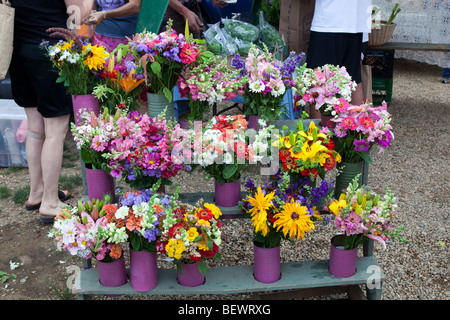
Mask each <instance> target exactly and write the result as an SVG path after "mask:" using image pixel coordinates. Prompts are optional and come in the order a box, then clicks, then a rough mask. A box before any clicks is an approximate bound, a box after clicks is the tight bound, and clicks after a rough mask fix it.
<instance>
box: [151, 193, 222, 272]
mask: <svg viewBox="0 0 450 320" xmlns="http://www.w3.org/2000/svg"><path fill="white" fill-rule="evenodd" d="M175 200H176V199H175ZM177 203H178V208H176V209H174V210H173V211H168V212H167V213H166V214H165V215H164V220H163V226H162V227H163V228H162V235H161V238H160V240H159V243H158V244H157V248H158V251H159V252H161V253H164V254H167V256H169V257H170V258H173V259H174V260H173V261H174V263H175V264H176V265H177V270H178V272H179V273H180V274H181V275H183V269H182V264H194V263H198V271H200V273H201V274H203V275H204V274H205V273H206V269H207V266H206V264H205V261H206V260H207V259H210V258H214V259H216V260H218V261H220V253H219V246H220V244H221V242H222V238H221V235H222V230H221V223H220V222H219V217H220V216H221V214H222V213H221V211H220V209H219V208H218V207H216V206H215V205H214V204H211V203H204V201H203V199H200V200H199V201H198V202H197V203H196V204H195V205H189V204H186V203H181V202H177Z"/></svg>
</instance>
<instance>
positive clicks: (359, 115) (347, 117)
mask: <svg viewBox="0 0 450 320" xmlns="http://www.w3.org/2000/svg"><path fill="white" fill-rule="evenodd" d="M333 122H334V123H335V125H334V128H333V129H332V131H333V132H334V134H335V135H336V140H335V141H336V150H337V151H338V152H339V154H340V155H341V156H342V161H343V162H347V163H354V162H359V161H362V160H364V161H367V162H368V163H372V158H371V157H370V155H369V151H370V150H371V149H372V147H373V146H374V145H377V146H378V148H379V151H380V152H382V151H383V150H384V149H385V148H386V147H388V146H389V145H390V144H391V141H392V139H393V138H394V134H393V132H392V126H391V124H390V123H391V115H390V113H389V112H388V111H387V104H386V103H383V104H382V105H381V106H379V107H374V106H372V105H371V104H363V105H360V106H355V105H347V106H345V107H344V108H341V109H339V112H337V114H336V117H335V118H334V119H333Z"/></svg>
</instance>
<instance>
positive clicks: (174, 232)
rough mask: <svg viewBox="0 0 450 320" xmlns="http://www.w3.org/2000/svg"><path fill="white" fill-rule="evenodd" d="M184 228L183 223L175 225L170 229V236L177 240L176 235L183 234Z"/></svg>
mask: <svg viewBox="0 0 450 320" xmlns="http://www.w3.org/2000/svg"><path fill="white" fill-rule="evenodd" d="M183 228H184V223H183V222H178V223H175V224H174V225H173V226H172V227H170V229H169V236H170V237H171V238H175V236H176V235H179V234H181V230H182V229H183Z"/></svg>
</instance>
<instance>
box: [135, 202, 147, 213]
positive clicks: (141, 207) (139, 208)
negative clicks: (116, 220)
mask: <svg viewBox="0 0 450 320" xmlns="http://www.w3.org/2000/svg"><path fill="white" fill-rule="evenodd" d="M147 211H148V203H147V202H141V203H139V204H134V205H133V213H134V214H135V215H136V216H139V217H140V216H143V215H144V214H145V213H146V212H147Z"/></svg>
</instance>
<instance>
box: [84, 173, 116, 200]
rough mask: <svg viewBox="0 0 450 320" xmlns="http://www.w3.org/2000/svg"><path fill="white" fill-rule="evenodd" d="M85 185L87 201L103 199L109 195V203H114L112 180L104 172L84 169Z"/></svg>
mask: <svg viewBox="0 0 450 320" xmlns="http://www.w3.org/2000/svg"><path fill="white" fill-rule="evenodd" d="M86 183H87V188H88V196H89V200H92V199H103V196H105V195H107V194H109V195H110V196H111V201H112V203H114V201H115V186H114V179H113V177H111V175H109V174H108V173H107V172H106V171H105V170H93V169H89V168H86Z"/></svg>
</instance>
